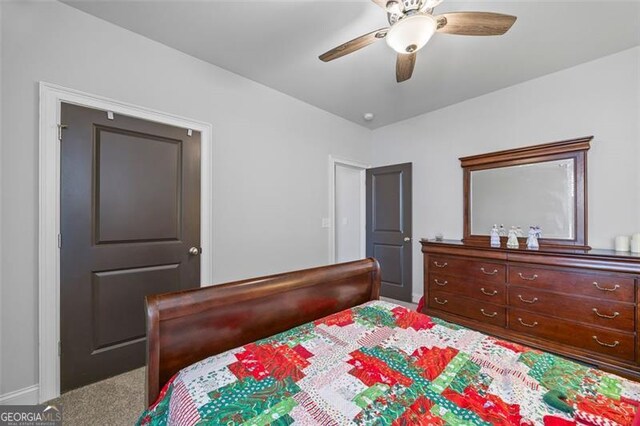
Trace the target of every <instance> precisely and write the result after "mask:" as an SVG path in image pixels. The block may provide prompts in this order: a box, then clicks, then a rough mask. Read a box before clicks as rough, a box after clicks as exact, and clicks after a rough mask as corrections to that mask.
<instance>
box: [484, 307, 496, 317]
mask: <svg viewBox="0 0 640 426" xmlns="http://www.w3.org/2000/svg"><path fill="white" fill-rule="evenodd" d="M480 312H482V315H484V316H485V317H489V318H493V317H495V316H496V315H498V313H497V312H494V313H492V314H488V313H486V312H485V311H484V309H480Z"/></svg>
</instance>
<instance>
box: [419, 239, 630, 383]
mask: <svg viewBox="0 0 640 426" xmlns="http://www.w3.org/2000/svg"><path fill="white" fill-rule="evenodd" d="M422 252H423V253H424V294H425V302H426V303H425V308H424V310H423V312H425V313H427V314H429V315H433V316H436V317H439V318H442V319H444V320H447V321H451V322H455V323H458V324H461V325H464V326H467V327H469V328H473V329H476V330H479V331H482V332H485V333H488V334H492V335H495V336H498V337H502V338H505V339H508V340H512V341H515V342H519V343H522V344H525V345H529V346H532V347H536V348H539V349H543V350H546V351H549V352H554V353H557V354H560V355H565V356H567V357H570V358H573V359H575V360H578V361H581V362H585V363H588V364H591V365H594V366H597V367H599V368H602V369H603V370H607V371H611V372H613V373H616V374H620V375H623V376H626V377H630V378H632V379H635V380H640V348H639V343H640V342H639V340H638V298H639V296H638V284H639V283H638V279H639V278H640V256H635V255H632V254H630V253H629V254H625V255H618V254H617V253H616V252H614V251H609V250H587V251H584V250H580V251H578V250H573V251H568V250H558V249H540V250H535V251H533V250H527V249H515V250H512V249H506V248H490V247H483V246H477V245H468V244H464V243H462V242H459V241H444V242H435V241H425V240H423V241H422Z"/></svg>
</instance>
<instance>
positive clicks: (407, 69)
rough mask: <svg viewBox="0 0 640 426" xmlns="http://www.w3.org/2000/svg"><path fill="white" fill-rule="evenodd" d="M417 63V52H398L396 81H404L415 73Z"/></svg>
mask: <svg viewBox="0 0 640 426" xmlns="http://www.w3.org/2000/svg"><path fill="white" fill-rule="evenodd" d="M415 65H416V54H415V53H407V54H404V53H398V58H397V59H396V81H397V82H398V83H402V82H403V81H406V80H409V79H410V78H411V75H412V74H413V67H415Z"/></svg>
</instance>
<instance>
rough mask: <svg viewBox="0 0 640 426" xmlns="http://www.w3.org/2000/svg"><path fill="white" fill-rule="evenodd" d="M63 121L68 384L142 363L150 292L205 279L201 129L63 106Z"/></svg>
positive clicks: (63, 308)
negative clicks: (202, 274) (202, 271)
mask: <svg viewBox="0 0 640 426" xmlns="http://www.w3.org/2000/svg"><path fill="white" fill-rule="evenodd" d="M61 121H62V123H63V125H66V126H67V127H66V128H65V130H64V132H63V139H62V141H61V160H62V163H61V164H62V166H61V218H60V219H61V239H60V241H61V271H60V272H61V289H60V292H61V294H60V334H61V359H60V365H61V390H62V391H66V390H69V389H73V388H77V387H79V386H82V385H86V384H88V383H92V382H95V381H98V380H101V379H104V378H106V377H110V376H113V375H116V374H119V373H122V372H125V371H128V370H131V369H134V368H137V367H141V366H143V365H144V363H145V316H144V312H145V310H144V297H145V296H146V295H148V294H155V293H165V292H169V291H174V290H179V289H186V288H193V287H197V286H199V284H200V257H199V256H198V254H199V253H197V251H198V250H199V247H200V134H199V133H198V132H192V135H191V136H188V134H187V130H186V129H180V128H176V127H171V126H166V125H162V124H158V123H153V122H149V121H145V120H140V119H135V118H131V117H125V116H121V115H115V116H114V117H113V119H109V118H108V116H107V113H106V112H104V111H97V110H93V109H89V108H83V107H79V106H75V105H67V104H63V105H62V120H61ZM192 247H195V248H196V249H197V250H196V249H194V250H192V252H193V253H194V254H190V253H189V251H190V248H192Z"/></svg>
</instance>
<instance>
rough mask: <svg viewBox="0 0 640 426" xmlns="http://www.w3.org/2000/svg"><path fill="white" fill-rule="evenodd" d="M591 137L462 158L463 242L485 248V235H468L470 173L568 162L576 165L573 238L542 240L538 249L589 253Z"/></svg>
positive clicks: (486, 244) (469, 223)
mask: <svg viewBox="0 0 640 426" xmlns="http://www.w3.org/2000/svg"><path fill="white" fill-rule="evenodd" d="M592 139H593V136H588V137H584V138H579V139H570V140H565V141H560V142H552V143H546V144H542V145H534V146H529V147H524V148H516V149H510V150H505V151H497V152H490V153H487V154H481V155H474V156H470V157H461V158H460V166H461V167H462V169H463V185H462V188H463V217H464V221H463V241H464V242H465V243H468V244H472V245H478V246H488V245H489V242H490V237H489V236H488V235H474V234H472V233H471V172H472V171H476V170H487V169H495V168H501V167H510V166H516V165H523V164H533V163H540V162H545V161H554V160H563V159H568V158H571V159H573V160H574V164H575V183H576V196H575V217H574V227H575V236H574V238H573V239H571V240H569V239H566V240H560V239H552V238H541V239H540V240H539V242H540V246H541V247H545V246H546V247H555V248H575V249H582V250H589V249H590V248H591V247H589V245H588V229H587V228H588V226H587V218H588V204H587V151H588V150H589V148H590V142H591V140H592ZM519 240H520V245H526V238H520V239H519ZM502 245H506V238H504V237H503V238H502Z"/></svg>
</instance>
